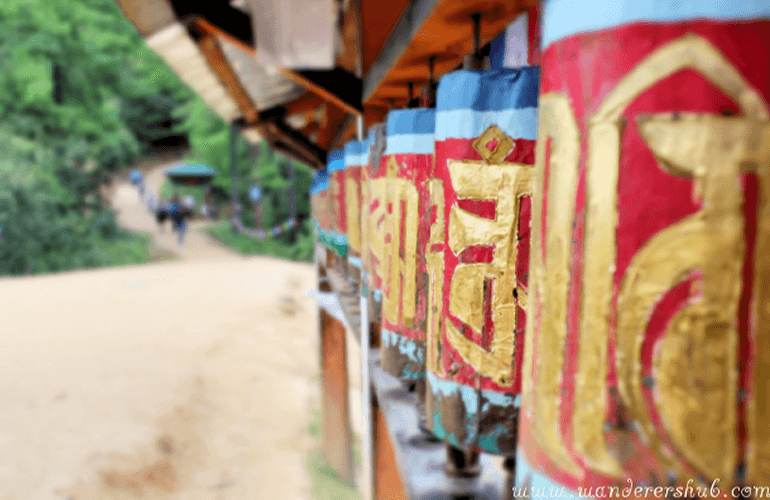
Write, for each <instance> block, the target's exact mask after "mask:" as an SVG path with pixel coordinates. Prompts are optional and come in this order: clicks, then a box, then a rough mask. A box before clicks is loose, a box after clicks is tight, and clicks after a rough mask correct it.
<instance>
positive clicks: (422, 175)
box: [380, 109, 436, 393]
mask: <svg viewBox="0 0 770 500" xmlns="http://www.w3.org/2000/svg"><path fill="white" fill-rule="evenodd" d="M435 126H436V115H435V110H432V109H405V110H398V111H391V112H390V113H389V114H388V120H387V148H386V150H385V156H386V161H385V163H384V164H382V165H384V167H385V175H386V178H387V186H388V188H387V195H388V199H387V202H386V203H387V206H388V217H387V221H386V231H385V233H386V236H385V241H386V249H385V271H386V272H385V281H384V283H383V289H384V295H383V306H382V310H383V315H382V316H383V317H382V330H381V353H382V357H381V360H380V363H381V365H382V368H383V369H384V370H385V371H387V372H388V373H390V374H392V375H394V376H396V377H398V378H400V379H402V380H408V381H411V382H420V384H421V385H420V389H421V390H420V392H421V393H422V388H423V387H424V385H423V384H422V382H424V378H425V331H426V328H427V317H428V315H427V313H428V297H427V291H428V270H427V260H426V255H427V249H428V242H429V240H430V226H431V211H430V192H429V190H430V188H429V186H430V181H431V179H432V178H433V163H434V162H433V150H434V136H433V131H434V129H435Z"/></svg>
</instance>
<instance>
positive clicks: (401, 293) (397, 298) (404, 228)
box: [383, 156, 419, 327]
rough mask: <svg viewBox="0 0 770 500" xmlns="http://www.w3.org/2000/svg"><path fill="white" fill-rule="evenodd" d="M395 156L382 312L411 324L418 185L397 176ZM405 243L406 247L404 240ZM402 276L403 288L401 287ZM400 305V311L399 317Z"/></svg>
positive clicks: (390, 168) (390, 172)
mask: <svg viewBox="0 0 770 500" xmlns="http://www.w3.org/2000/svg"><path fill="white" fill-rule="evenodd" d="M398 169H399V166H398V165H397V164H396V159H395V157H393V156H391V157H390V160H389V161H388V196H389V205H390V206H391V213H390V214H389V215H388V222H387V225H386V227H387V229H386V231H387V233H388V234H389V235H390V242H389V243H388V247H387V248H388V257H387V261H388V263H389V264H388V272H387V274H386V276H387V278H386V279H388V280H390V286H389V291H388V293H387V294H386V295H385V297H384V299H383V314H384V315H385V318H387V320H388V321H389V322H390V323H391V324H393V325H404V326H409V327H410V326H412V325H413V324H414V315H415V309H416V307H417V292H416V287H417V225H418V222H419V218H418V217H419V214H418V213H417V203H418V196H417V186H415V185H414V182H412V181H411V180H409V179H403V178H399V177H397V174H396V172H397V171H398ZM402 242H403V244H404V246H403V250H402V248H401V244H402ZM402 279H403V290H402ZM399 305H400V306H401V315H400V318H399Z"/></svg>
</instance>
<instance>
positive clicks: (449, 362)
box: [426, 67, 539, 455]
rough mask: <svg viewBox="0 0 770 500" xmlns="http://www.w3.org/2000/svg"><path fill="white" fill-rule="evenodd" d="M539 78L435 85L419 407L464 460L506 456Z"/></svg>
mask: <svg viewBox="0 0 770 500" xmlns="http://www.w3.org/2000/svg"><path fill="white" fill-rule="evenodd" d="M538 73H539V71H538V68H536V67H525V68H521V69H519V70H511V69H503V70H498V71H458V72H455V73H450V74H449V75H446V76H444V77H443V78H442V79H441V81H440V83H439V86H438V99H437V110H436V130H435V147H436V150H435V155H436V165H435V176H434V180H432V181H431V182H432V186H431V188H432V189H431V200H432V203H433V206H434V210H435V216H433V217H432V226H431V230H430V235H431V236H430V238H431V241H430V245H429V250H428V252H427V261H428V266H427V267H428V273H429V292H428V295H429V297H428V310H429V311H430V313H429V319H428V339H427V356H426V358H427V371H428V373H427V381H428V389H427V404H426V407H427V415H428V425H429V426H430V428H431V430H432V432H433V433H434V434H435V435H436V436H437V437H439V438H441V439H444V440H446V441H447V442H448V443H450V444H451V445H453V446H455V447H457V448H460V449H464V450H467V451H476V450H478V449H483V450H486V451H489V452H492V453H499V454H506V455H508V454H513V453H515V450H516V439H517V422H518V398H517V395H518V393H519V388H520V373H521V359H522V351H523V346H524V342H523V336H524V327H525V323H526V315H525V306H526V297H527V266H528V252H529V218H530V197H531V195H532V183H533V179H534V167H533V163H534V148H535V137H536V127H537V125H536V124H537V90H538Z"/></svg>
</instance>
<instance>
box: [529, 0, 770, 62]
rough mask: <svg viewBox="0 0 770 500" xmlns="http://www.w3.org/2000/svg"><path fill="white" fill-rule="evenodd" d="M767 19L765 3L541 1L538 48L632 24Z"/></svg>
mask: <svg viewBox="0 0 770 500" xmlns="http://www.w3.org/2000/svg"><path fill="white" fill-rule="evenodd" d="M768 17H770V1H769V0H719V1H715V0H688V1H686V2H683V1H682V0H591V1H588V2H586V1H585V0H545V2H543V7H542V20H543V22H542V47H543V50H545V49H546V48H547V47H548V46H549V45H551V44H552V43H554V42H557V41H559V40H561V39H563V38H567V37H569V36H572V35H576V34H578V33H587V32H591V31H600V30H606V29H609V28H615V27H618V26H622V25H624V24H630V23H634V22H657V23H673V22H678V21H685V20H691V19H703V18H707V19H714V20H725V21H727V20H741V19H760V18H768Z"/></svg>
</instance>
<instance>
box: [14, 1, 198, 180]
mask: <svg viewBox="0 0 770 500" xmlns="http://www.w3.org/2000/svg"><path fill="white" fill-rule="evenodd" d="M0 89H2V92H0V112H1V113H2V116H3V118H4V122H5V123H10V124H12V128H13V133H12V135H14V136H18V137H19V138H20V140H31V141H35V142H37V143H39V144H40V145H42V146H44V147H47V148H57V149H58V150H59V154H60V155H63V156H66V157H68V159H70V160H80V161H82V160H85V159H86V158H92V159H94V160H95V161H96V162H97V163H98V165H99V166H100V167H102V168H108V169H110V168H115V167H117V166H118V165H121V164H124V165H125V164H128V163H130V162H132V161H133V160H135V159H136V158H137V156H138V155H140V154H142V153H144V152H145V150H146V146H147V144H148V141H149V140H152V139H154V138H157V137H159V134H162V133H167V131H164V130H163V127H160V126H159V124H161V123H162V122H164V121H167V120H171V119H172V118H173V117H172V113H173V110H174V109H175V108H176V107H177V106H179V104H180V103H181V102H182V101H184V100H186V99H188V98H189V96H190V93H189V91H188V90H187V89H186V88H185V87H184V86H183V85H181V83H180V82H179V80H178V79H177V77H176V76H175V75H174V74H173V72H171V71H170V70H169V69H168V68H166V67H165V66H164V65H163V64H162V62H161V61H160V60H159V59H158V58H157V57H156V56H155V55H154V54H152V53H151V52H150V51H149V50H148V49H147V47H146V46H145V44H144V41H143V40H142V38H141V37H140V36H139V35H138V34H137V33H136V31H135V29H134V27H133V26H132V25H131V24H130V23H129V22H128V20H127V19H126V18H125V16H124V15H123V13H122V12H121V11H120V9H119V8H118V6H117V4H116V3H115V2H114V1H113V0H78V1H72V2H62V1H61V0H36V1H35V2H33V3H30V2H28V1H27V0H4V1H3V2H0Z"/></svg>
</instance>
